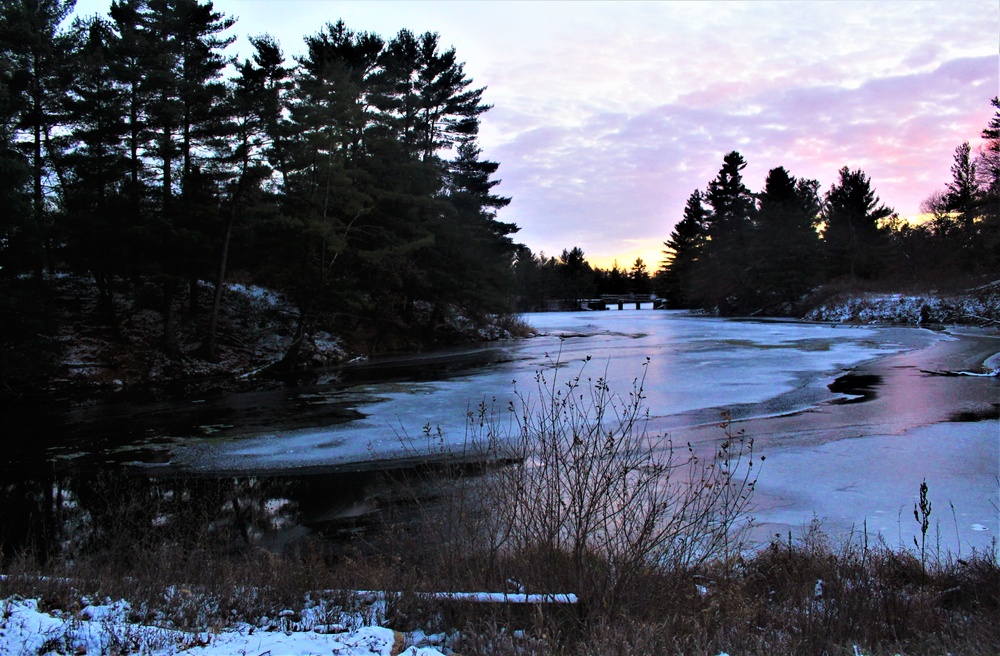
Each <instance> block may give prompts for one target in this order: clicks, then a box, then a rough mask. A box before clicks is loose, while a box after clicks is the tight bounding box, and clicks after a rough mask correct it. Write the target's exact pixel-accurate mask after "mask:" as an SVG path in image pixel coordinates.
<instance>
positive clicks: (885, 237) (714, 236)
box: [655, 98, 1000, 314]
mask: <svg viewBox="0 0 1000 656" xmlns="http://www.w3.org/2000/svg"><path fill="white" fill-rule="evenodd" d="M992 103H993V106H994V107H995V108H997V110H998V111H997V113H996V114H995V116H994V117H993V119H992V120H991V121H990V124H989V126H988V127H987V128H986V129H984V130H983V133H982V136H983V139H984V140H985V142H984V144H983V146H982V148H981V149H980V150H979V152H978V153H976V154H975V155H974V154H973V152H972V149H971V147H970V145H969V143H968V142H966V143H964V144H962V145H961V146H959V147H958V148H957V149H956V151H955V156H954V163H953V165H952V169H951V170H952V175H953V179H952V180H951V182H949V183H948V184H947V187H946V188H945V190H944V191H942V192H939V193H936V194H934V195H932V196H931V197H930V198H929V199H928V200H927V201H925V203H924V208H923V210H924V211H925V212H926V213H927V214H929V215H930V216H931V219H930V220H929V221H926V222H924V223H921V224H919V225H911V224H909V223H907V222H906V221H903V220H901V219H900V217H899V216H898V215H897V214H896V213H895V212H894V211H893V210H892V209H891V208H889V207H887V206H886V205H884V204H883V203H882V202H881V201H880V200H879V198H878V196H877V195H876V193H875V190H874V188H873V187H872V183H871V179H870V178H869V177H868V176H867V175H866V174H865V173H864V172H863V171H861V170H851V169H849V168H847V167H845V168H842V169H841V170H840V172H839V178H838V180H837V181H836V182H835V183H834V184H833V185H832V186H831V187H830V188H829V189H828V190H827V191H826V192H825V193H824V194H822V195H820V184H819V182H818V181H816V180H807V179H797V178H796V177H794V176H793V175H791V174H790V173H789V172H788V171H786V170H785V169H784V168H783V167H778V168H775V169H772V170H771V171H770V172H769V173H768V175H767V179H766V180H765V183H764V189H763V190H761V191H760V192H756V193H754V192H752V191H750V190H749V189H748V188H747V187H746V185H745V184H744V183H743V177H742V171H743V169H744V168H745V167H746V161H745V160H744V159H743V157H742V156H741V155H740V153H738V152H731V153H729V154H728V155H726V156H725V158H724V160H723V165H722V168H721V169H720V170H719V173H718V175H717V176H716V178H715V179H714V180H712V181H711V182H709V184H708V187H707V188H706V189H705V190H696V191H694V192H693V193H692V194H691V196H690V197H689V198H688V201H687V204H686V207H685V208H684V215H683V218H682V219H681V220H680V221H679V222H678V223H677V224H676V226H675V227H674V230H673V231H672V232H671V233H670V237H669V240H668V241H667V242H665V244H664V245H665V246H666V247H667V250H666V251H664V255H665V258H664V261H663V263H662V264H661V267H660V270H659V271H658V272H657V275H656V278H655V279H656V286H657V289H658V291H659V293H660V294H662V296H663V297H664V298H665V299H666V301H667V304H668V305H669V306H670V307H675V308H702V309H713V310H717V311H719V312H721V313H723V314H748V313H764V314H795V313H796V312H797V311H798V310H799V309H800V305H801V303H802V302H803V300H804V299H805V298H806V296H807V295H808V294H809V292H811V291H812V290H814V289H816V288H817V287H818V286H819V285H823V284H826V283H830V282H834V281H843V282H844V283H845V284H847V285H856V284H858V283H859V282H860V283H868V281H880V282H882V283H886V284H890V285H892V284H895V285H898V284H902V283H909V282H918V283H930V282H935V281H937V282H941V281H947V280H954V279H956V278H968V277H971V276H981V275H987V274H988V275H993V276H995V275H996V274H997V273H998V272H1000V216H998V215H1000V101H998V99H997V98H994V99H993V101H992Z"/></svg>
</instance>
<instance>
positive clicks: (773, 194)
mask: <svg viewBox="0 0 1000 656" xmlns="http://www.w3.org/2000/svg"><path fill="white" fill-rule="evenodd" d="M818 189H819V182H817V181H815V180H796V179H795V178H794V177H792V176H790V175H789V174H788V172H787V171H786V170H785V169H784V168H783V167H778V168H775V169H772V170H771V171H770V172H769V173H768V176H767V180H766V181H765V183H764V190H763V191H762V192H761V193H759V194H758V195H757V201H758V208H757V224H756V227H755V230H754V233H753V240H752V244H751V251H752V253H751V258H752V264H751V272H752V280H753V286H754V289H755V292H756V296H757V298H758V303H759V304H760V305H761V306H763V307H765V308H771V309H772V311H773V308H776V307H778V306H784V311H788V310H790V309H791V308H793V307H794V306H795V304H796V303H797V302H798V300H799V299H800V298H801V297H802V295H803V294H805V293H806V292H808V291H809V290H810V289H811V288H812V287H813V286H814V285H815V284H816V283H817V282H818V281H819V275H820V273H821V268H820V264H821V262H820V250H819V248H820V240H819V233H818V232H817V230H816V222H817V220H818V218H819V211H820V202H819V194H818Z"/></svg>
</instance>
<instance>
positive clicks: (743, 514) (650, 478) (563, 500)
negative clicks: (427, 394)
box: [406, 358, 761, 621]
mask: <svg viewBox="0 0 1000 656" xmlns="http://www.w3.org/2000/svg"><path fill="white" fill-rule="evenodd" d="M588 360H589V359H588ZM647 362H648V360H647ZM551 365H552V367H551V371H552V372H554V373H551V374H547V373H543V372H539V373H538V374H537V375H536V378H535V387H534V390H533V393H525V392H523V391H521V390H517V389H515V398H516V401H514V402H512V403H511V404H510V405H509V406H508V407H506V408H499V407H497V403H496V402H495V401H494V402H492V403H486V402H484V403H482V404H480V405H479V406H478V408H476V409H475V410H473V411H471V412H469V416H468V433H467V441H466V448H465V451H464V452H463V454H462V459H463V460H468V459H472V458H478V459H482V460H486V461H487V462H490V463H494V464H495V466H494V467H492V468H490V469H488V470H487V471H486V472H485V473H483V474H481V475H476V476H467V475H457V476H456V477H455V480H454V481H453V483H452V486H453V494H452V495H450V496H449V497H448V501H447V502H446V503H438V504H435V505H433V506H425V507H424V509H423V510H424V516H423V521H422V523H421V528H420V529H419V531H418V532H417V533H415V534H411V535H409V536H408V539H411V540H412V541H413V542H411V543H409V544H408V545H407V546H406V552H407V553H408V555H409V557H410V558H409V560H410V562H411V563H412V562H419V561H420V559H421V557H423V558H427V559H428V561H425V562H423V563H422V564H421V565H418V567H419V568H421V569H422V570H423V571H424V572H426V575H427V579H426V580H425V582H424V585H427V586H432V587H438V588H443V589H448V590H454V589H463V588H464V589H469V588H470V587H471V588H472V589H483V588H486V589H490V590H500V591H503V590H506V591H510V592H525V593H557V592H572V593H575V594H576V595H578V597H579V598H580V600H581V606H582V611H581V612H580V613H579V616H580V618H581V620H582V621H590V620H592V619H594V618H598V617H603V618H613V617H616V616H619V615H621V614H622V613H625V612H629V613H630V614H634V613H636V612H639V611H640V609H642V608H643V607H647V608H648V607H650V606H655V605H656V604H657V603H658V602H657V601H656V600H657V599H658V598H660V596H661V595H662V594H663V593H664V592H665V591H664V590H663V588H662V586H663V584H664V583H665V582H667V581H672V582H677V581H678V578H677V576H676V572H679V571H685V572H686V571H691V570H693V568H695V567H697V566H699V565H702V564H704V563H706V562H708V561H713V562H716V563H719V564H721V565H723V566H725V567H727V568H728V567H730V566H731V565H732V564H733V563H734V562H736V560H737V559H738V557H739V555H740V553H741V551H742V550H743V547H744V543H745V536H746V533H745V531H746V530H747V529H748V527H749V522H748V517H747V511H748V508H749V504H750V500H751V497H752V493H753V488H754V484H755V482H756V471H757V469H759V467H757V468H755V466H754V465H755V463H759V462H760V460H761V459H758V458H756V457H755V456H754V453H753V443H752V440H745V439H744V437H743V436H742V435H741V434H739V433H735V432H733V431H732V430H731V429H730V426H729V423H728V420H725V421H724V422H723V424H722V429H723V431H722V437H721V442H720V444H719V445H718V448H717V449H716V452H715V453H714V455H713V456H711V457H708V458H705V457H702V456H701V455H699V454H698V453H696V452H695V450H694V449H693V448H691V446H690V445H687V446H686V448H684V449H683V450H678V449H675V447H674V445H673V443H672V442H671V441H670V439H669V438H668V437H667V436H665V435H656V434H652V433H650V432H649V431H648V430H647V427H648V421H649V415H648V410H647V408H646V406H645V403H644V399H645V395H644V392H643V384H644V379H645V365H644V366H643V374H642V376H640V377H638V378H636V379H635V380H634V381H633V383H632V386H631V389H630V390H629V392H628V393H627V395H624V396H623V395H619V394H617V393H615V392H614V391H612V389H611V388H610V386H609V384H608V382H607V380H606V376H601V377H598V378H596V379H594V378H587V377H585V373H586V368H587V367H588V366H589V365H588V362H584V364H583V365H582V367H581V369H580V371H579V373H578V374H577V375H575V376H573V377H571V378H570V379H569V380H566V381H562V380H560V377H559V375H558V372H559V369H560V363H559V361H558V358H557V359H555V360H553V361H552V362H551ZM724 419H725V418H724ZM422 545H433V546H432V547H430V548H429V549H426V550H422V549H421V546H422ZM668 574H669V576H667V575H668ZM651 583H652V585H651ZM678 585H681V584H680V583H678Z"/></svg>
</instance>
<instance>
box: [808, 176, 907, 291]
mask: <svg viewBox="0 0 1000 656" xmlns="http://www.w3.org/2000/svg"><path fill="white" fill-rule="evenodd" d="M893 214H894V212H893V211H892V210H891V209H889V208H888V207H886V206H885V205H883V204H881V202H880V201H879V198H878V196H876V195H875V191H874V190H873V189H872V188H871V180H870V179H869V178H868V176H867V175H865V174H864V172H863V171H861V170H860V169H858V170H854V171H851V170H849V169H848V168H847V167H846V166H845V167H844V168H842V169H840V179H839V181H838V182H837V183H836V184H834V185H833V186H831V187H830V190H829V191H827V193H826V197H825V198H824V203H823V211H822V214H821V219H822V222H823V225H824V228H823V243H824V249H825V251H826V259H827V272H828V275H829V276H830V277H833V278H836V277H839V276H844V275H847V276H850V277H851V278H852V279H858V278H860V279H872V278H876V277H878V275H879V274H880V273H882V271H883V270H884V269H885V267H886V264H887V250H888V246H889V241H888V233H887V231H886V230H884V229H883V227H882V222H883V221H885V220H886V219H888V218H890V217H891V216H893Z"/></svg>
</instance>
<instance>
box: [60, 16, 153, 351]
mask: <svg viewBox="0 0 1000 656" xmlns="http://www.w3.org/2000/svg"><path fill="white" fill-rule="evenodd" d="M74 29H75V30H76V31H77V32H78V33H79V35H80V36H79V45H78V47H77V49H76V51H75V53H74V56H73V72H74V75H73V83H72V85H71V86H70V89H69V93H68V94H67V96H66V97H65V100H64V104H65V108H66V109H65V111H66V114H67V116H68V119H69V122H70V123H71V124H72V126H73V129H72V132H71V138H72V143H73V146H74V147H73V150H72V152H71V153H69V154H68V155H67V156H66V158H65V161H66V163H67V166H68V169H69V171H70V175H69V176H68V183H67V190H66V194H65V203H66V208H65V209H66V212H67V217H66V220H67V224H68V247H69V251H68V253H67V257H68V258H69V259H70V261H71V262H72V263H73V264H75V265H76V266H77V267H79V268H82V269H83V270H85V271H88V272H89V273H91V274H92V275H93V277H94V281H95V282H96V284H97V289H98V293H99V299H100V303H101V307H102V308H103V310H104V312H105V315H106V316H107V318H108V320H109V322H110V323H111V326H112V328H113V329H114V330H115V332H116V333H117V319H116V317H115V309H114V279H115V276H116V275H123V274H125V273H127V270H128V263H129V262H130V260H131V259H132V254H131V252H130V248H129V235H130V234H131V233H132V232H133V231H134V229H135V228H136V227H137V223H136V221H135V220H134V219H135V217H133V216H130V212H129V211H128V207H127V203H126V202H125V196H124V195H123V192H124V190H125V189H127V188H128V186H129V185H128V172H129V159H128V152H127V145H126V141H125V137H126V132H127V126H126V124H125V116H126V96H125V88H124V87H123V85H121V84H120V83H119V82H118V81H116V80H115V77H114V75H113V72H112V61H113V58H114V53H115V50H116V45H117V36H116V35H115V32H114V28H113V25H112V23H111V22H110V21H108V20H107V19H104V18H101V17H99V16H94V17H92V18H89V19H87V20H85V21H78V22H77V23H75V24H74Z"/></svg>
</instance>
